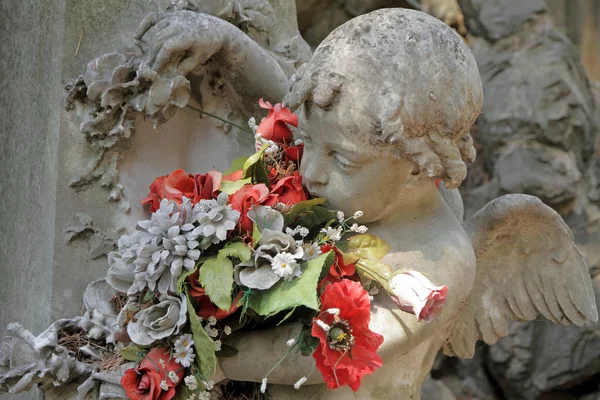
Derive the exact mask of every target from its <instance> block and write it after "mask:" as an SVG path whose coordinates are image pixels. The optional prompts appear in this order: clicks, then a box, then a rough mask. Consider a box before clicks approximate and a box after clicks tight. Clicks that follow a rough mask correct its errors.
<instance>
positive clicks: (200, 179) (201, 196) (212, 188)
mask: <svg viewBox="0 0 600 400" xmlns="http://www.w3.org/2000/svg"><path fill="white" fill-rule="evenodd" d="M221 176H222V174H221V173H220V172H218V171H208V172H207V173H206V174H204V175H202V174H196V175H194V200H193V202H194V203H197V202H199V201H200V200H211V199H216V198H217V191H218V190H219V186H221Z"/></svg>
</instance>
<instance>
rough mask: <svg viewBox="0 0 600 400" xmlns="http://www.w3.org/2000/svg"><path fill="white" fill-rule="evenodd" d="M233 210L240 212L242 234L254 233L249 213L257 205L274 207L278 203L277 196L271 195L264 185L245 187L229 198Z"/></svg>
mask: <svg viewBox="0 0 600 400" xmlns="http://www.w3.org/2000/svg"><path fill="white" fill-rule="evenodd" d="M229 202H230V203H231V208H233V209H234V210H237V211H239V212H240V221H239V222H238V226H239V227H240V230H241V231H242V232H252V220H251V219H250V218H248V215H247V213H248V211H250V209H251V208H252V207H253V206H255V205H257V204H262V205H265V206H272V205H274V204H276V203H277V196H276V195H273V194H270V193H269V188H268V187H267V186H265V184H263V183H259V184H257V185H244V186H242V188H241V189H239V190H238V191H237V192H235V193H234V194H232V195H231V197H230V198H229Z"/></svg>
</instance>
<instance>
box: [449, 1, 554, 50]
mask: <svg viewBox="0 0 600 400" xmlns="http://www.w3.org/2000/svg"><path fill="white" fill-rule="evenodd" d="M458 3H459V5H460V7H461V9H462V11H463V13H464V14H465V22H466V24H467V29H468V31H469V33H470V34H473V35H477V36H481V37H484V38H485V39H487V40H490V41H495V40H498V39H502V38H504V37H507V36H509V35H512V34H513V33H515V32H517V31H518V30H520V29H521V26H522V25H523V23H524V22H526V21H528V20H530V19H532V18H533V15H534V14H535V13H538V12H542V11H544V10H545V9H546V5H545V3H544V0H527V1H521V0H458Z"/></svg>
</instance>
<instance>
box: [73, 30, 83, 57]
mask: <svg viewBox="0 0 600 400" xmlns="http://www.w3.org/2000/svg"><path fill="white" fill-rule="evenodd" d="M82 38H83V29H82V30H81V33H80V34H79V42H77V48H76V49H75V54H73V57H77V54H79V46H81V39H82Z"/></svg>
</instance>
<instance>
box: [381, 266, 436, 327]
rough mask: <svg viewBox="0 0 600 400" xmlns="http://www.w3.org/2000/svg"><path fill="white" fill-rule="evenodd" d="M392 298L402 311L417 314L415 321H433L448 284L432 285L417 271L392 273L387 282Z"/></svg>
mask: <svg viewBox="0 0 600 400" xmlns="http://www.w3.org/2000/svg"><path fill="white" fill-rule="evenodd" d="M389 288H390V293H393V294H392V296H391V297H392V300H393V301H394V303H396V305H397V306H398V308H400V309H401V310H402V311H405V312H408V313H411V314H414V315H416V316H417V321H422V320H425V322H431V321H434V320H435V319H436V318H437V317H439V315H440V313H441V312H442V308H443V306H444V303H445V302H446V296H447V295H448V286H446V285H444V286H434V285H433V283H431V281H430V280H429V279H427V278H426V277H425V276H423V274H421V273H419V272H417V271H408V272H403V273H400V274H397V275H394V276H393V277H392V279H390V283H389Z"/></svg>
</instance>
